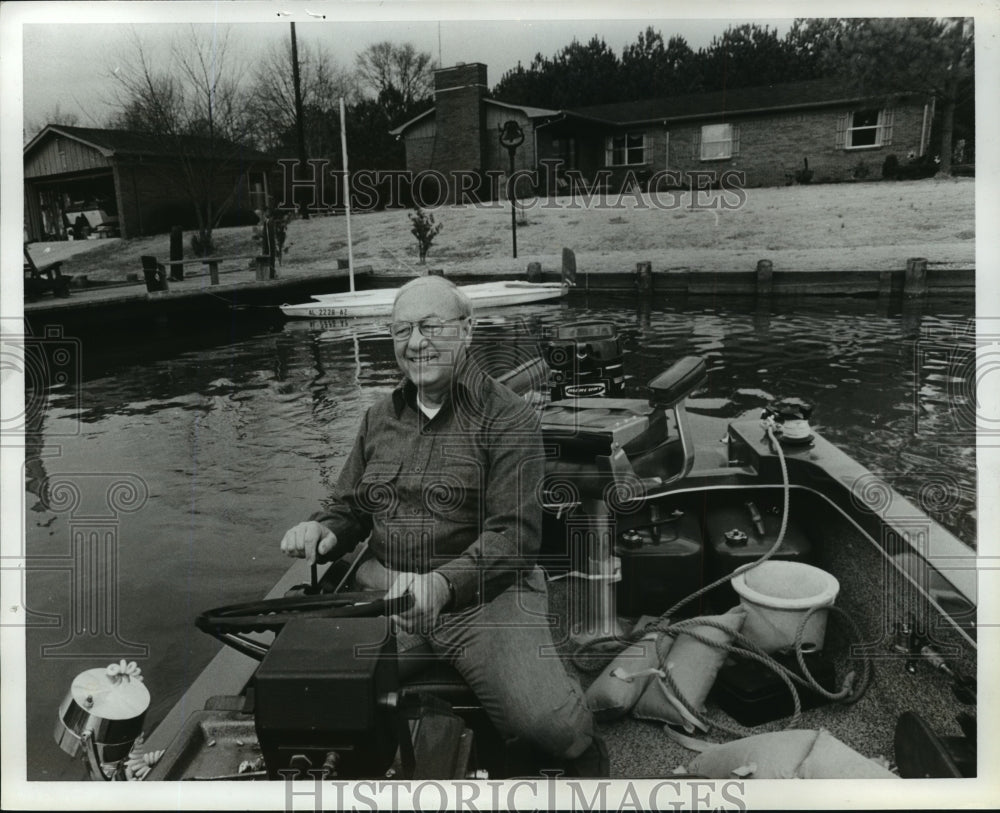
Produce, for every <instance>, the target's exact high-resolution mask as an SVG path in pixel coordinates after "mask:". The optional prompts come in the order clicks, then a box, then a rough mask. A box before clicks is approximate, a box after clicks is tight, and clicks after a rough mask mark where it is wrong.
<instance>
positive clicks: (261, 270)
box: [254, 254, 274, 282]
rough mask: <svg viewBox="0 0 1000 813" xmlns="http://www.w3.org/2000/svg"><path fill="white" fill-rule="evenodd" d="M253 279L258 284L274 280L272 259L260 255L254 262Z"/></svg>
mask: <svg viewBox="0 0 1000 813" xmlns="http://www.w3.org/2000/svg"><path fill="white" fill-rule="evenodd" d="M254 278H255V279H256V280H257V281H258V282H263V281H264V280H269V279H274V258H273V257H271V256H270V255H268V254H261V255H260V256H259V257H257V258H256V259H255V260H254Z"/></svg>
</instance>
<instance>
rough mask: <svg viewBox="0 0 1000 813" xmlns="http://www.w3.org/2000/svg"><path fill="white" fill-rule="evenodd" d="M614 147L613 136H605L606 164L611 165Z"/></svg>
mask: <svg viewBox="0 0 1000 813" xmlns="http://www.w3.org/2000/svg"><path fill="white" fill-rule="evenodd" d="M613 149H614V139H613V138H612V137H611V136H605V138H604V166H606V167H609V166H611V161H612V150H613Z"/></svg>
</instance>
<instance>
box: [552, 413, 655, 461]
mask: <svg viewBox="0 0 1000 813" xmlns="http://www.w3.org/2000/svg"><path fill="white" fill-rule="evenodd" d="M542 437H543V438H544V440H545V442H546V443H556V444H558V446H559V456H560V457H561V458H564V459H581V458H587V459H590V460H592V459H593V458H594V456H595V455H610V454H611V453H612V452H614V451H616V450H617V449H619V448H620V449H623V450H624V451H625V453H626V454H627V455H628V456H629V457H630V458H633V457H637V456H639V455H642V454H645V453H646V452H647V451H649V450H650V449H652V448H654V447H656V446H658V445H659V444H660V443H662V442H663V441H664V440H666V439H667V418H666V414H665V413H664V411H663V410H662V409H655V408H654V407H651V406H650V405H649V404H648V403H647V402H646V401H640V400H638V399H632V398H566V399H564V400H562V401H554V402H553V403H551V404H546V405H545V407H544V408H543V409H542Z"/></svg>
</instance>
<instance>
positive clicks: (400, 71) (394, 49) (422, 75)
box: [356, 41, 437, 119]
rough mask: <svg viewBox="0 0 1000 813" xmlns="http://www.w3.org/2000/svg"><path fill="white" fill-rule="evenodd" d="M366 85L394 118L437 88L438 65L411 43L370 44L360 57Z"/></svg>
mask: <svg viewBox="0 0 1000 813" xmlns="http://www.w3.org/2000/svg"><path fill="white" fill-rule="evenodd" d="M356 65H357V69H358V73H359V75H360V77H361V81H362V84H363V85H365V86H366V87H367V89H368V90H370V91H371V92H372V93H373V94H374V95H375V97H376V98H377V99H378V101H379V103H380V104H381V105H382V107H383V108H384V109H385V111H386V114H387V115H388V116H389V118H390V119H393V118H395V116H396V115H397V114H399V113H400V112H403V111H405V110H408V109H410V108H412V107H413V105H414V104H415V103H417V102H420V101H422V100H424V99H426V98H427V97H429V96H430V95H431V93H432V92H433V90H434V69H435V68H436V67H437V64H436V63H435V62H434V60H433V59H432V58H431V55H430V54H429V53H427V52H426V51H417V49H416V48H414V47H413V45H412V44H411V43H405V44H403V45H396V44H395V43H392V42H388V41H383V42H376V43H373V44H371V45H369V46H368V47H367V48H365V49H364V50H363V51H362V52H361V53H359V54H358V55H357V57H356Z"/></svg>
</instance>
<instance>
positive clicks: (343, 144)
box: [340, 96, 354, 293]
mask: <svg viewBox="0 0 1000 813" xmlns="http://www.w3.org/2000/svg"><path fill="white" fill-rule="evenodd" d="M340 151H341V153H342V154H343V159H344V212H345V214H346V215H347V274H348V277H349V278H350V284H351V293H354V243H353V241H352V240H351V189H350V186H351V184H350V177H351V176H350V175H349V174H348V172H347V117H346V115H345V114H344V97H343V96H341V97H340Z"/></svg>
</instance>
